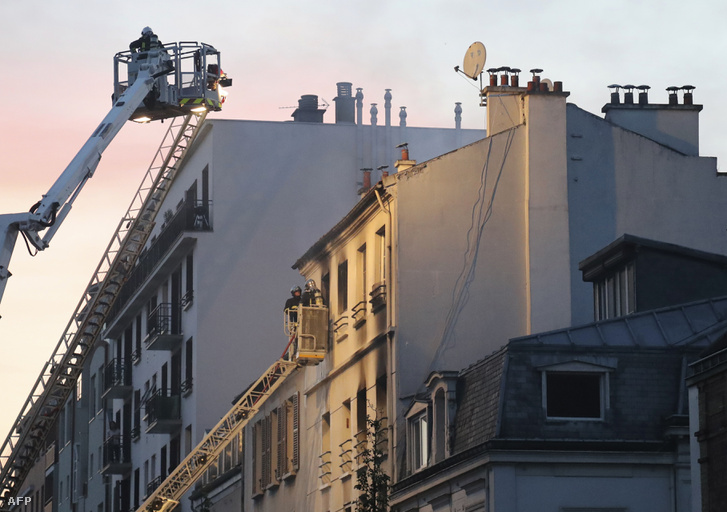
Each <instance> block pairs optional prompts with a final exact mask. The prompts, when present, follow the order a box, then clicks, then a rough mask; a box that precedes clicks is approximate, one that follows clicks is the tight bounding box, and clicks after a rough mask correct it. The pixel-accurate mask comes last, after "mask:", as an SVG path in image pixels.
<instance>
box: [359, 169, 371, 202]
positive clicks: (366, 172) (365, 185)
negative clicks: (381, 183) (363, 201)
mask: <svg viewBox="0 0 727 512" xmlns="http://www.w3.org/2000/svg"><path fill="white" fill-rule="evenodd" d="M361 171H362V172H363V182H362V184H361V188H360V189H358V194H359V195H361V196H362V195H364V194H365V193H366V192H368V191H369V190H371V171H372V169H371V168H370V167H364V168H363V169H361Z"/></svg>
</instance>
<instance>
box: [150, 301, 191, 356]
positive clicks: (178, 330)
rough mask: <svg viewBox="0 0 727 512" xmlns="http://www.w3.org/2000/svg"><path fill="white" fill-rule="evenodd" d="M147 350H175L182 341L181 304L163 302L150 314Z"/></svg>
mask: <svg viewBox="0 0 727 512" xmlns="http://www.w3.org/2000/svg"><path fill="white" fill-rule="evenodd" d="M146 325H147V335H146V338H145V339H144V342H145V344H146V348H147V350H174V349H175V348H177V347H178V346H179V343H181V341H182V311H181V308H180V306H179V304H172V303H171V302H163V303H161V304H159V305H158V306H157V307H156V308H155V309H154V311H152V312H151V313H150V314H149V318H148V320H147V324H146Z"/></svg>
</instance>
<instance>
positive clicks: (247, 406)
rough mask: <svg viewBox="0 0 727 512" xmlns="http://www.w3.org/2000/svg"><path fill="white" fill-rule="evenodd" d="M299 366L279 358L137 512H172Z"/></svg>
mask: <svg viewBox="0 0 727 512" xmlns="http://www.w3.org/2000/svg"><path fill="white" fill-rule="evenodd" d="M297 367H298V364H297V363H295V362H293V361H288V360H285V359H279V360H278V361H276V362H275V363H273V364H272V366H270V368H268V369H267V371H265V372H264V373H263V374H262V375H261V376H260V378H259V379H258V380H257V381H256V382H255V383H254V384H252V385H251V386H250V387H249V388H248V389H247V391H246V392H245V393H243V395H242V396H241V397H240V398H239V399H238V400H237V402H235V405H234V406H233V407H232V409H230V410H229V411H228V412H227V414H225V416H224V417H223V418H222V419H221V420H220V421H219V422H218V423H217V425H215V427H214V428H213V429H212V430H210V432H209V433H208V434H207V435H206V436H204V438H203V439H202V441H201V442H200V443H199V444H198V445H197V446H196V447H195V448H194V449H193V450H192V451H191V452H190V453H189V455H187V457H186V458H185V459H184V460H183V461H182V462H181V463H180V464H179V466H177V467H176V468H175V469H174V471H172V472H171V473H170V474H169V476H168V477H167V478H166V479H165V480H164V481H163V482H162V483H161V485H160V486H159V487H157V488H156V490H154V492H153V493H151V494H150V495H149V496H148V497H147V499H146V501H145V502H144V503H142V505H141V506H140V507H139V509H138V511H137V512H171V510H173V509H174V508H175V507H176V506H177V505H178V504H179V500H180V498H181V497H182V495H183V494H184V493H185V492H187V491H188V490H189V489H190V487H191V486H192V484H194V482H196V481H197V479H198V478H199V477H200V476H202V475H203V474H204V472H205V471H207V469H208V468H209V467H210V466H211V465H212V464H213V463H214V462H215V461H216V460H217V458H218V457H219V455H220V454H221V453H222V451H223V450H224V449H225V446H227V444H228V443H229V442H230V440H232V438H234V437H235V436H236V435H237V434H239V433H240V432H241V431H242V429H243V428H244V427H245V425H247V423H248V422H249V421H250V419H251V418H252V417H253V416H255V414H256V413H257V412H258V411H259V410H260V407H261V406H262V405H263V404H264V403H265V401H266V400H267V399H268V398H269V397H270V395H271V394H272V393H273V392H274V391H275V390H276V389H277V388H278V387H279V386H280V385H281V384H282V383H283V382H284V381H285V379H286V378H288V376H289V375H291V374H292V373H293V371H294V370H295V369H296V368H297Z"/></svg>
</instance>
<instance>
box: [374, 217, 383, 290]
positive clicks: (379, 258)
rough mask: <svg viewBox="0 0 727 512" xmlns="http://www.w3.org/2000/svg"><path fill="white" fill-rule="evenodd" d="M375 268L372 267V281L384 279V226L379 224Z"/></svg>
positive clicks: (377, 281)
mask: <svg viewBox="0 0 727 512" xmlns="http://www.w3.org/2000/svg"><path fill="white" fill-rule="evenodd" d="M375 249H376V268H375V269H374V282H376V283H381V282H384V281H386V228H385V226H381V229H379V230H378V231H377V232H376V247H375Z"/></svg>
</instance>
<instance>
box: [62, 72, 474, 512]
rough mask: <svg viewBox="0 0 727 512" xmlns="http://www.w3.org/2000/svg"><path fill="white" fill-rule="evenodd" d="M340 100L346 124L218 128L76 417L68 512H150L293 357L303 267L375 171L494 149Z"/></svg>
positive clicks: (72, 409)
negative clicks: (288, 335) (404, 155)
mask: <svg viewBox="0 0 727 512" xmlns="http://www.w3.org/2000/svg"><path fill="white" fill-rule="evenodd" d="M337 88H338V97H337V99H336V123H335V124H334V123H330V124H327V123H323V122H322V120H323V114H324V111H323V110H322V109H321V108H319V107H318V101H317V98H315V97H313V96H310V95H306V96H304V97H302V98H301V101H300V102H299V106H298V109H297V110H296V111H295V112H294V113H293V116H292V117H293V121H292V122H287V123H279V122H265V121H239V120H209V119H208V120H207V121H206V122H205V125H204V127H203V128H202V129H201V131H200V134H199V135H198V136H197V138H196V139H195V141H194V145H193V146H192V147H191V148H190V149H189V151H188V153H187V156H186V157H185V160H184V162H183V163H182V165H181V166H180V169H179V172H178V175H177V177H176V179H175V181H174V183H173V184H172V185H171V188H170V190H169V191H168V195H167V197H166V199H165V202H164V203H163V205H162V207H161V209H160V212H161V214H160V216H159V218H157V220H156V226H155V228H154V230H153V232H152V235H151V237H150V240H149V242H148V244H147V247H146V249H145V250H144V252H143V253H142V255H141V257H140V259H139V261H138V264H137V265H136V267H135V268H134V269H133V271H132V272H131V274H130V275H129V278H128V280H127V281H126V283H125V285H124V288H123V289H122V291H121V293H120V296H119V299H118V301H117V304H116V305H115V310H114V312H113V313H112V315H111V316H110V318H109V320H108V322H107V324H106V326H105V328H104V332H103V338H104V341H103V342H102V343H99V344H98V346H96V347H95V348H94V352H93V354H92V355H91V356H90V357H89V358H88V360H87V363H86V365H85V367H84V371H83V374H82V377H81V381H80V384H79V387H78V389H77V392H76V393H75V394H74V396H73V398H72V399H70V400H69V401H68V403H67V404H66V405H65V411H66V416H64V417H65V418H68V422H69V423H68V425H70V426H69V427H68V429H67V430H65V431H64V436H65V437H64V442H63V443H62V444H59V448H58V460H57V464H56V467H55V471H56V474H57V476H58V478H57V483H56V484H55V485H56V489H57V490H56V496H58V499H57V510H58V512H66V511H67V512H84V511H86V512H89V511H93V512H127V511H129V510H132V509H135V508H136V507H138V506H139V505H140V504H141V503H142V502H143V500H144V498H145V497H147V496H148V495H149V494H150V493H151V492H153V490H154V489H155V488H156V487H157V486H158V485H159V484H160V483H161V481H162V480H163V479H164V478H165V477H166V476H167V475H168V474H169V472H170V471H171V470H172V469H173V468H174V467H175V466H176V465H177V464H178V463H179V462H180V461H181V460H182V459H183V458H184V457H185V456H186V455H187V454H188V453H189V452H190V451H191V450H192V448H193V447H194V446H195V445H196V444H197V443H198V442H199V441H200V440H201V439H202V437H203V436H204V434H205V430H206V429H209V428H211V427H212V426H214V425H215V424H216V423H217V420H218V419H219V418H220V416H221V415H223V414H224V413H225V412H226V411H227V409H228V408H229V406H230V400H231V399H232V397H234V396H235V395H236V394H237V393H238V392H239V391H240V389H242V388H243V387H244V386H245V385H246V384H247V383H248V382H250V381H251V380H254V379H255V378H257V376H258V375H259V374H260V372H261V371H262V370H264V368H267V366H269V364H270V362H271V361H274V360H275V359H277V358H278V357H279V356H280V353H281V352H282V351H283V349H284V347H285V335H284V333H283V328H282V306H283V303H284V302H285V299H286V298H287V296H288V294H289V289H290V288H291V286H292V285H294V284H302V282H301V281H300V276H299V275H298V273H297V272H295V271H294V270H292V269H290V262H291V260H292V259H294V257H295V255H297V254H300V253H301V252H303V251H304V250H305V248H307V247H308V245H309V242H310V240H311V239H313V238H314V237H316V236H317V235H318V234H319V233H320V232H322V231H324V230H325V229H327V228H328V227H329V226H330V225H331V224H333V223H335V221H336V219H337V218H339V217H340V216H342V215H343V214H344V213H345V212H346V211H347V210H348V209H349V208H350V207H351V206H352V205H353V204H355V202H356V200H357V199H358V197H359V194H360V189H361V187H362V186H363V184H364V173H363V172H362V170H361V169H362V168H366V169H370V171H368V172H367V174H368V173H370V172H373V174H374V179H378V178H377V177H378V176H380V175H381V173H384V172H386V166H387V165H389V164H390V163H393V160H394V159H395V158H396V154H397V150H396V149H395V146H396V145H397V144H399V143H400V142H407V143H409V144H410V145H411V146H413V147H418V148H420V150H421V151H422V152H425V153H426V154H428V155H429V156H432V157H433V156H436V155H437V154H441V153H444V152H447V151H451V150H453V149H456V148H457V147H458V145H461V144H467V143H470V142H472V141H474V140H478V139H481V138H482V137H484V131H482V130H462V129H460V128H458V127H457V128H453V129H443V128H441V129H440V128H419V127H411V126H407V125H406V117H405V116H400V122H399V124H398V125H395V126H392V124H391V115H390V114H391V108H392V107H391V93H390V91H387V94H386V97H385V113H386V122H385V123H383V124H379V123H378V122H377V120H376V118H375V112H374V113H372V115H371V122H370V123H365V122H364V119H363V92H362V91H361V90H358V91H357V94H356V95H355V96H354V95H353V94H352V88H351V84H348V83H341V84H338V85H337ZM400 112H404V110H403V109H402V110H401V111H400ZM458 115H459V114H458ZM284 269H289V270H288V271H287V272H286V271H285V270H284ZM240 446H241V445H240V444H239V443H238V449H234V448H233V447H231V448H230V449H229V453H228V456H227V458H225V459H224V460H223V461H222V464H221V466H220V467H219V471H220V472H224V471H225V468H226V467H227V466H228V465H233V466H234V465H237V464H238V458H239V457H240V454H239V447H240ZM225 461H227V462H225ZM190 492H191V491H190ZM183 503H184V505H183V510H190V502H189V500H186V499H185V500H184V502H183Z"/></svg>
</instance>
